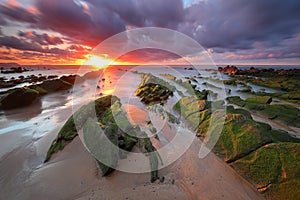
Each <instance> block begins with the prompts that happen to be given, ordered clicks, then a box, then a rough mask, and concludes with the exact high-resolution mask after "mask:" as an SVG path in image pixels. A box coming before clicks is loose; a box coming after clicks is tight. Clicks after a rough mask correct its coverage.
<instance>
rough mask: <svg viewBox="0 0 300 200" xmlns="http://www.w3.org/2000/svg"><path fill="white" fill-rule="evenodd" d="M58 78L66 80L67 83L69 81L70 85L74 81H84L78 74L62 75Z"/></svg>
mask: <svg viewBox="0 0 300 200" xmlns="http://www.w3.org/2000/svg"><path fill="white" fill-rule="evenodd" d="M60 80H62V81H65V82H68V83H70V84H72V85H74V83H75V81H76V82H77V83H80V82H82V81H84V79H83V78H82V77H81V76H79V75H69V76H62V77H61V78H60Z"/></svg>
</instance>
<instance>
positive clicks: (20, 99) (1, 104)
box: [0, 87, 39, 110]
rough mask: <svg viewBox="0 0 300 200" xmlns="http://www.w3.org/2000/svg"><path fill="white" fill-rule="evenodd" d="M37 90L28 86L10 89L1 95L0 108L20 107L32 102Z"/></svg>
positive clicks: (36, 95)
mask: <svg viewBox="0 0 300 200" xmlns="http://www.w3.org/2000/svg"><path fill="white" fill-rule="evenodd" d="M38 96H39V92H38V91H36V90H33V89H30V88H26V87H24V88H17V89H12V90H9V91H8V92H6V94H4V95H2V98H1V99H0V109H3V110H9V109H14V108H20V107H24V106H28V105H30V104H32V103H33V102H34V101H35V100H36V99H37V97H38Z"/></svg>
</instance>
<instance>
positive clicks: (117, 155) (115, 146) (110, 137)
mask: <svg viewBox="0 0 300 200" xmlns="http://www.w3.org/2000/svg"><path fill="white" fill-rule="evenodd" d="M94 108H95V109H94ZM94 111H95V113H94V114H96V119H93V118H91V116H93V115H92V114H93V112H94ZM81 129H82V130H83V139H84V143H85V146H86V147H87V148H88V149H89V150H90V152H91V153H92V155H93V156H94V158H95V159H96V161H97V163H98V165H99V168H100V170H101V172H102V175H103V176H106V175H108V174H110V173H111V172H112V171H113V170H114V168H115V167H116V166H117V164H118V160H119V159H123V158H126V154H127V153H126V152H129V151H131V150H132V148H133V147H134V146H135V145H137V146H138V147H139V149H140V150H141V151H142V152H143V153H144V154H145V155H146V156H147V157H148V158H149V164H150V167H151V181H152V182H153V181H155V180H157V179H158V171H157V170H158V157H159V155H158V153H157V152H156V149H155V147H154V146H153V145H152V143H151V140H150V139H149V138H148V137H147V134H145V133H143V132H142V131H141V130H140V129H139V127H136V126H132V125H131V123H130V122H129V121H128V119H127V117H126V114H125V113H124V112H123V110H122V109H121V103H120V101H119V99H118V98H117V97H115V96H111V95H110V96H105V97H102V98H99V99H97V100H95V101H94V102H91V103H89V104H87V105H84V106H82V107H81V108H80V109H79V110H78V111H76V112H75V113H74V114H73V115H72V116H71V117H70V118H69V119H68V120H67V122H66V123H65V125H64V126H63V127H62V128H61V130H60V131H59V133H58V136H57V138H56V139H55V140H54V141H53V143H52V144H51V146H50V148H49V150H48V153H47V156H46V159H45V162H47V161H49V159H50V158H51V156H52V155H53V154H54V153H56V152H58V151H60V150H62V149H63V148H64V147H65V146H66V145H67V144H68V143H69V142H71V141H72V140H73V139H74V138H75V137H76V136H77V135H78V133H77V130H78V131H79V130H81ZM129 133H130V134H129ZM98 158H101V159H98Z"/></svg>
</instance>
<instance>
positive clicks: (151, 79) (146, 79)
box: [136, 74, 175, 105]
mask: <svg viewBox="0 0 300 200" xmlns="http://www.w3.org/2000/svg"><path fill="white" fill-rule="evenodd" d="M141 77H142V80H141V83H140V85H139V87H138V89H137V90H136V95H137V96H138V97H140V100H141V102H143V103H144V104H147V105H148V104H149V105H152V104H164V102H166V101H167V100H168V98H169V97H170V96H173V92H174V91H175V87H174V86H171V85H170V84H169V83H167V82H165V81H163V80H162V79H160V78H158V77H155V76H153V75H151V74H141Z"/></svg>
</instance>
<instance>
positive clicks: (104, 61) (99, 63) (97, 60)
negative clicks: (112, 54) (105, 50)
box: [85, 55, 114, 69]
mask: <svg viewBox="0 0 300 200" xmlns="http://www.w3.org/2000/svg"><path fill="white" fill-rule="evenodd" d="M112 64H114V62H113V60H110V59H109V58H107V57H105V56H97V55H90V56H89V57H88V59H87V60H86V61H85V65H91V66H93V67H96V68H99V69H103V68H106V67H108V66H109V65H112Z"/></svg>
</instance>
